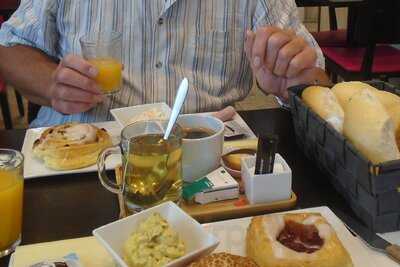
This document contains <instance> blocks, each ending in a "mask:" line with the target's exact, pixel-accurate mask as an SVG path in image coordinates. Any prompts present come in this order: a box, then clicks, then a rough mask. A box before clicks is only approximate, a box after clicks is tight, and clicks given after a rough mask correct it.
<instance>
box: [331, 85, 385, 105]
mask: <svg viewBox="0 0 400 267" xmlns="http://www.w3.org/2000/svg"><path fill="white" fill-rule="evenodd" d="M362 89H367V90H370V91H376V90H377V89H376V88H375V87H373V86H371V85H369V84H366V83H363V82H341V83H337V84H336V85H335V86H333V87H332V92H333V93H334V94H335V96H336V98H337V100H338V101H339V103H340V105H341V106H342V108H344V106H345V105H346V103H347V102H348V101H349V100H350V98H351V97H352V96H353V95H354V94H355V93H358V92H360V91H361V90H362Z"/></svg>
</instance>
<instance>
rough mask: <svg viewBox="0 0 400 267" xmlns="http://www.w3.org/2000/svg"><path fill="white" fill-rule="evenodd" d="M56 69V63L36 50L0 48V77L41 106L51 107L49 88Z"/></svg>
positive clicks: (19, 47) (14, 47)
mask: <svg viewBox="0 0 400 267" xmlns="http://www.w3.org/2000/svg"><path fill="white" fill-rule="evenodd" d="M56 68H57V63H56V62H55V61H54V60H52V59H51V58H50V57H48V56H47V55H46V54H44V53H43V52H41V51H40V50H38V49H35V48H31V47H27V46H23V45H17V46H13V47H4V46H0V73H1V77H2V78H3V79H4V80H5V81H6V82H7V83H8V84H11V85H13V86H14V87H15V88H18V91H19V92H21V93H22V94H23V95H24V96H25V97H26V98H27V99H29V100H30V101H31V102H34V103H36V104H39V105H41V106H50V105H51V101H50V99H51V98H50V95H49V88H50V86H51V83H52V78H51V75H52V73H53V72H54V71H55V70H56Z"/></svg>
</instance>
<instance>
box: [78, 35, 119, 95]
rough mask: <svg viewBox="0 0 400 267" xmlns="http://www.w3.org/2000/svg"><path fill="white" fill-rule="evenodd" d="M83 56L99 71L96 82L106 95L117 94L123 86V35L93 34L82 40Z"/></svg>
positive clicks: (83, 37)
mask: <svg viewBox="0 0 400 267" xmlns="http://www.w3.org/2000/svg"><path fill="white" fill-rule="evenodd" d="M80 43H81V48H82V55H83V57H84V58H85V59H86V60H88V61H89V62H90V63H91V64H92V65H93V66H94V67H96V68H97V70H98V72H99V73H98V75H97V77H96V82H97V84H98V85H99V86H100V88H101V90H102V92H103V93H104V94H112V93H116V92H118V91H119V90H120V89H121V84H122V63H121V61H122V60H121V58H122V34H121V33H119V32H115V31H109V32H93V33H89V34H87V35H84V36H82V37H81V38H80Z"/></svg>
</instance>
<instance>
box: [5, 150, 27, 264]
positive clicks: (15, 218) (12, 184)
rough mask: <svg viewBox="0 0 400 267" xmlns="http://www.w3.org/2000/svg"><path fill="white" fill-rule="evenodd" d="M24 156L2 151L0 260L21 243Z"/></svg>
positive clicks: (12, 151) (18, 153)
mask: <svg viewBox="0 0 400 267" xmlns="http://www.w3.org/2000/svg"><path fill="white" fill-rule="evenodd" d="M23 163H24V156H23V155H22V154H21V153H20V152H18V151H15V150H11V149H0V258H1V257H3V256H6V255H8V254H10V253H11V252H13V251H14V250H15V248H16V246H18V245H19V243H20V242H21V227H22V202H23V192H24V177H23V174H22V171H23Z"/></svg>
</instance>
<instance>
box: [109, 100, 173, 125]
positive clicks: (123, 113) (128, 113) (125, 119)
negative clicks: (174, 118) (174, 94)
mask: <svg viewBox="0 0 400 267" xmlns="http://www.w3.org/2000/svg"><path fill="white" fill-rule="evenodd" d="M149 110H157V111H160V112H161V113H164V114H165V116H166V118H167V119H168V118H169V115H170V114H171V108H170V107H169V106H168V105H167V104H166V103H154V104H145V105H137V106H130V107H124V108H116V109H111V110H110V113H111V115H112V116H113V117H114V118H115V120H116V121H117V122H118V123H119V125H120V126H121V127H122V128H123V127H125V126H127V125H129V124H131V123H132V119H133V118H134V117H136V116H138V115H140V114H142V113H143V112H146V111H149Z"/></svg>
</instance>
